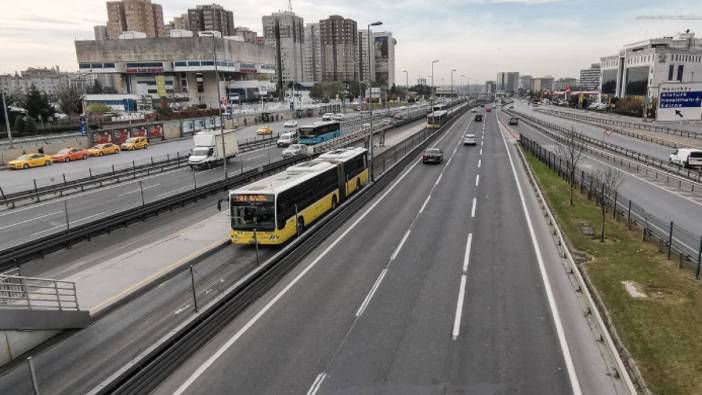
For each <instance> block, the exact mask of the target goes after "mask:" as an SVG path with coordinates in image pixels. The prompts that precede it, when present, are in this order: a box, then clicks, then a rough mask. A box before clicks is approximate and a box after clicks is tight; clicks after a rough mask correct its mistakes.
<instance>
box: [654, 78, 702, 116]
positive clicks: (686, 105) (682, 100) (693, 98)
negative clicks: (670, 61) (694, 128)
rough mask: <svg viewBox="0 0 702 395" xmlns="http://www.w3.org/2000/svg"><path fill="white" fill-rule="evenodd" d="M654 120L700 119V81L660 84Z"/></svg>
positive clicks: (701, 101)
mask: <svg viewBox="0 0 702 395" xmlns="http://www.w3.org/2000/svg"><path fill="white" fill-rule="evenodd" d="M656 120H657V121H700V120H702V82H695V83H686V84H683V83H667V84H661V86H660V89H659V90H658V107H657V108H656Z"/></svg>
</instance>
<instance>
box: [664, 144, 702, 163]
mask: <svg viewBox="0 0 702 395" xmlns="http://www.w3.org/2000/svg"><path fill="white" fill-rule="evenodd" d="M668 160H669V161H670V163H672V164H675V165H678V166H681V167H685V168H690V167H699V166H702V150H699V149H695V148H680V149H676V150H675V151H673V153H672V154H670V158H669V159H668Z"/></svg>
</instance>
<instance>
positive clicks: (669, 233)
mask: <svg viewBox="0 0 702 395" xmlns="http://www.w3.org/2000/svg"><path fill="white" fill-rule="evenodd" d="M672 248H673V221H670V231H669V232H668V259H670V253H671V250H672Z"/></svg>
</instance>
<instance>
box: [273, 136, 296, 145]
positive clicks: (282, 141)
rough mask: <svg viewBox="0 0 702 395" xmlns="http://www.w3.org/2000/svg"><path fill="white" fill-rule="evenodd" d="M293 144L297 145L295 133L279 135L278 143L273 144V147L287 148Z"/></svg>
mask: <svg viewBox="0 0 702 395" xmlns="http://www.w3.org/2000/svg"><path fill="white" fill-rule="evenodd" d="M295 143H297V133H295V132H292V133H283V134H281V135H280V137H279V138H278V141H276V142H275V145H277V146H278V147H289V146H290V145H292V144H295Z"/></svg>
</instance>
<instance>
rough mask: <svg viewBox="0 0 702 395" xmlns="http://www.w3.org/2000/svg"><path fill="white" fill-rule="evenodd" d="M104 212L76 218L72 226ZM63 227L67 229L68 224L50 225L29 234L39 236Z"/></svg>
mask: <svg viewBox="0 0 702 395" xmlns="http://www.w3.org/2000/svg"><path fill="white" fill-rule="evenodd" d="M102 214H105V212H104V211H100V212H99V213H96V214H93V215H89V216H87V217H83V218H79V219H76V220H74V221H71V222H70V225H71V226H72V225H74V224H76V223H78V222H81V221H85V220H86V219H90V218H94V217H97V216H98V215H102ZM62 228H64V229H65V228H66V224H61V225H56V226H52V227H50V228H46V229H42V230H40V231H38V232H34V233H32V234H31V235H29V236H30V237H31V236H38V235H40V234H43V233H47V232H50V231H52V230H55V229H62Z"/></svg>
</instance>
